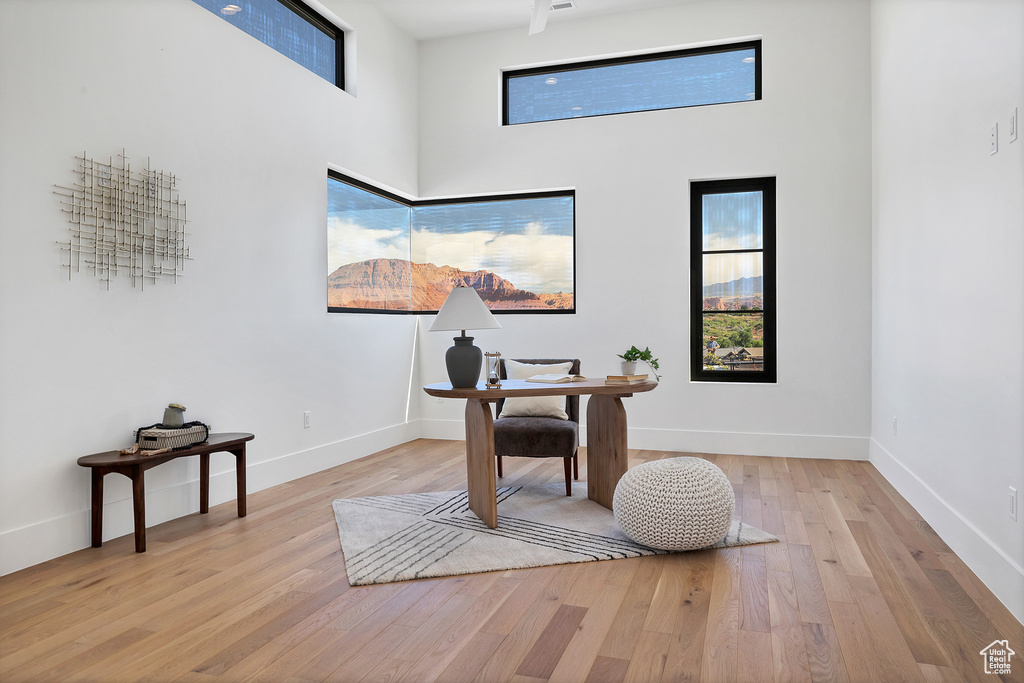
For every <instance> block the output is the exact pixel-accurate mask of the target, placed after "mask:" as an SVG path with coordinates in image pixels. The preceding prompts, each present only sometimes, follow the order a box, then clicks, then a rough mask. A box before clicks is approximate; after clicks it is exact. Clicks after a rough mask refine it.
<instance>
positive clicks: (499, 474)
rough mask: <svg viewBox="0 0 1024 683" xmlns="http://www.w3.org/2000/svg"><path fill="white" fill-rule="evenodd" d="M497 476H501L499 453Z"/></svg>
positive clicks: (499, 457)
mask: <svg viewBox="0 0 1024 683" xmlns="http://www.w3.org/2000/svg"><path fill="white" fill-rule="evenodd" d="M498 476H499V477H500V476H502V474H501V456H500V455H499V456H498Z"/></svg>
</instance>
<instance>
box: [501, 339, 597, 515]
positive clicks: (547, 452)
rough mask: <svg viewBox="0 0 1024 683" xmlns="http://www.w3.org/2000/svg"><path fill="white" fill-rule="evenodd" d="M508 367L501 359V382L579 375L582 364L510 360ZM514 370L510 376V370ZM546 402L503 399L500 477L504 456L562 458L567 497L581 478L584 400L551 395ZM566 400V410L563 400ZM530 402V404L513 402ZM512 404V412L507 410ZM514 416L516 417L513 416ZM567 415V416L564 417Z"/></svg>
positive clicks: (558, 361) (539, 360) (570, 360)
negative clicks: (581, 419)
mask: <svg viewBox="0 0 1024 683" xmlns="http://www.w3.org/2000/svg"><path fill="white" fill-rule="evenodd" d="M509 360H510V361H511V363H510V364H509V367H506V362H505V359H504V358H503V359H501V360H500V365H499V368H498V372H499V376H500V377H501V379H503V380H505V379H509V378H510V376H511V378H512V379H525V377H526V376H531V375H534V374H545V373H551V372H564V373H568V374H573V375H578V374H579V373H580V361H579V359H577V358H562V359H541V358H531V359H509ZM556 364H562V365H565V364H569V365H568V368H566V369H561V368H559V369H553V368H543V369H539V368H538V369H536V371H535V372H534V371H533V369H531V368H524V367H523V365H543V366H551V365H556ZM510 368H511V369H513V371H512V372H511V373H510V372H509V369H510ZM543 398H544V400H543V401H539V400H537V399H508V401H507V402H506V400H505V399H499V400H498V402H497V419H496V420H495V421H494V454H495V455H496V456H497V458H498V476H499V477H501V476H502V466H501V459H502V458H503V457H506V456H507V457H523V458H562V459H563V463H564V469H565V495H567V496H571V495H572V479H571V478H570V470H571V472H572V478H575V479H579V476H580V474H579V460H578V455H577V450H578V448H579V444H580V436H579V422H580V397H579V396H565V397H562V396H548V397H543ZM563 398H564V408H563V406H562V400H563ZM518 401H528V402H529V404H527V405H525V406H524V405H523V404H518V403H517V404H514V403H513V402H518ZM506 403H508V406H509V408H508V410H506ZM508 413H512V414H513V415H509V414H508ZM563 416H564V417H563Z"/></svg>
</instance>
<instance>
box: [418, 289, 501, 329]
mask: <svg viewBox="0 0 1024 683" xmlns="http://www.w3.org/2000/svg"><path fill="white" fill-rule="evenodd" d="M500 327H501V325H500V324H499V323H498V321H497V320H495V318H494V316H493V315H492V314H491V312H490V311H489V310H488V309H487V305H486V304H485V303H484V300H483V299H481V298H480V295H479V294H477V291H476V290H475V289H473V288H472V287H465V286H460V287H456V288H454V289H453V290H452V291H451V292H450V293H449V294H448V298H447V299H445V300H444V304H443V305H442V306H441V310H440V311H438V312H437V317H436V318H434V323H433V324H432V325H431V326H430V331H431V332H435V331H443V330H493V329H497V328H500Z"/></svg>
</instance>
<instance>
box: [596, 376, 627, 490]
mask: <svg viewBox="0 0 1024 683" xmlns="http://www.w3.org/2000/svg"><path fill="white" fill-rule="evenodd" d="M628 468H629V453H628V449H627V447H626V409H625V408H623V407H622V399H620V398H619V397H618V396H601V395H593V396H591V397H590V400H589V401H587V497H588V498H590V500H592V501H594V502H595V503H600V504H601V505H603V506H605V507H606V508H608V509H609V510H610V509H611V507H612V498H613V496H614V495H615V485H616V484H618V483H619V479H621V478H622V475H623V474H625V473H626V470H627V469H628Z"/></svg>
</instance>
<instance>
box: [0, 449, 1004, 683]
mask: <svg viewBox="0 0 1024 683" xmlns="http://www.w3.org/2000/svg"><path fill="white" fill-rule="evenodd" d="M463 453H464V450H463V444H462V442H456V441H430V440H419V441H414V442H411V443H408V444H404V445H402V446H399V447H396V448H392V449H389V450H387V451H383V452H381V453H377V454H374V455H372V456H369V457H366V458H362V459H360V460H357V461H354V462H351V463H347V464H345V465H341V466H339V467H335V468H333V469H330V470H326V471H324V472H320V473H317V474H315V475H311V476H308V477H304V478H302V479H299V480H296V481H293V482H290V483H287V484H282V485H280V486H276V487H274V488H272V489H268V490H266V491H260V492H257V493H254V494H250V496H249V515H248V517H245V518H242V519H240V518H238V517H236V516H235V508H234V501H231V502H228V503H225V504H223V505H218V506H216V507H214V508H212V509H211V511H210V514H209V515H202V516H201V515H199V514H193V515H190V516H188V517H183V518H180V519H177V520H173V521H171V522H167V523H165V524H161V525H159V526H156V527H152V528H151V529H149V532H148V541H149V550H148V552H146V553H144V554H136V553H134V552H132V550H133V545H132V543H133V541H132V537H131V536H130V535H129V536H124V537H122V538H119V539H116V540H114V541H109V542H107V543H105V544H104V546H103V547H102V548H99V549H95V548H88V549H85V550H81V551H78V552H75V553H72V554H70V555H66V556H64V557H61V558H58V559H55V560H52V561H49V562H45V563H43V564H40V565H37V566H35V567H32V568H29V569H26V570H23V571H21V572H17V573H15V574H12V575H9V576H5V577H2V578H0V681H4V682H5V683H6V682H11V683H14V682H17V681H31V682H35V681H62V682H63V681H142V680H146V681H214V680H221V681H243V680H255V681H321V680H336V681H415V682H419V681H434V680H438V681H459V682H461V681H483V682H489V681H515V682H518V683H530V682H540V681H544V680H550V681H592V682H596V681H659V680H660V681H711V682H714V681H780V682H781V681H824V680H836V681H900V680H908V681H926V682H930V681H936V682H938V681H960V680H963V681H989V682H990V681H992V680H998V679H997V677H996V676H986V675H985V674H984V673H983V668H982V659H981V656H980V655H979V651H980V650H981V648H983V647H984V646H986V645H988V644H989V643H990V642H992V641H993V640H996V639H1004V638H1006V639H1009V641H1010V645H1011V647H1014V648H1015V649H1016V651H1017V652H1018V653H1019V654H1018V655H1017V658H1015V659H1014V660H1012V665H1013V671H1014V674H1013V676H1005V677H1003V678H1004V680H1024V627H1022V626H1021V624H1020V623H1019V622H1017V621H1016V620H1015V619H1014V618H1013V616H1012V615H1011V614H1010V613H1009V612H1008V611H1007V610H1006V609H1005V608H1004V607H1003V606H1002V605H1001V604H1000V603H999V602H998V601H997V600H996V599H995V598H994V597H993V596H992V594H991V592H990V591H989V590H988V589H987V588H986V587H985V586H984V585H983V584H982V583H981V582H980V581H979V580H978V579H977V577H975V575H974V574H973V573H972V572H971V571H970V570H969V569H968V568H967V567H966V566H965V565H964V564H963V562H962V561H961V560H960V559H959V558H958V557H957V556H956V555H954V554H953V553H952V552H951V551H950V549H949V548H948V547H947V546H946V545H945V543H943V542H942V540H941V539H940V538H939V537H938V536H937V535H936V534H935V533H934V531H932V529H931V528H930V527H929V526H928V524H927V523H926V522H924V520H922V519H921V517H920V515H918V514H917V512H915V511H914V509H913V508H912V507H911V506H910V505H909V504H907V502H906V501H905V500H904V499H903V498H902V497H900V495H899V494H897V493H896V492H895V491H894V490H893V488H892V487H891V486H890V485H889V484H888V483H887V482H886V481H885V479H883V478H882V477H881V476H880V475H879V473H878V472H877V471H876V470H875V469H874V468H873V467H872V466H871V465H870V464H868V463H864V462H851V461H830V460H803V459H790V458H765V457H748V456H722V455H707V456H702V457H706V458H707V459H708V460H711V461H712V462H714V463H716V464H717V465H719V466H720V467H721V468H722V469H723V470H725V472H726V474H727V475H728V476H729V479H730V481H731V482H732V483H733V487H734V489H735V491H736V504H737V505H736V508H737V514H738V515H741V516H742V519H743V520H744V521H746V522H748V523H750V524H753V525H755V526H758V527H761V528H763V529H765V530H766V531H769V532H771V533H773V534H775V535H777V536H779V537H780V538H781V539H782V540H783V542H782V543H778V544H770V545H758V546H748V547H745V548H730V549H721V550H703V551H697V552H690V553H682V554H675V555H667V556H656V557H645V558H638V559H628V560H616V561H608V562H592V563H586V564H576V565H565V566H557V567H544V568H538V569H529V570H518V571H509V572H495V573H490V574H480V575H473V576H465V577H452V578H447V579H433V580H423V581H414V582H408V583H399V584H388V585H382V586H367V587H358V588H351V587H349V585H348V582H347V581H346V579H345V571H344V558H343V556H342V553H341V549H340V545H339V542H338V534H337V528H336V526H335V523H334V518H333V513H332V510H331V504H330V502H331V500H332V499H334V498H349V497H358V496H366V495H378V494H391V493H409V492H414V491H447V490H456V489H460V488H462V489H464V488H465V485H466V471H465V463H464V455H463ZM674 455H680V454H678V453H666V452H660V451H630V465H631V466H633V465H636V464H638V463H639V462H643V461H647V460H651V459H657V458H662V457H671V456H674ZM580 470H581V471H580V478H581V479H585V478H586V468H585V458H584V457H581V458H580ZM561 478H562V466H561V462H558V461H555V460H531V459H511V458H510V459H506V461H505V477H504V479H503V480H502V482H503V483H525V482H538V481H542V482H550V481H560V480H561Z"/></svg>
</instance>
